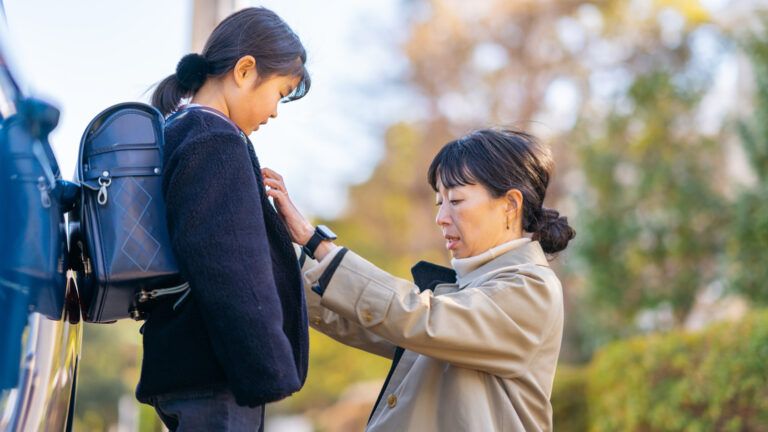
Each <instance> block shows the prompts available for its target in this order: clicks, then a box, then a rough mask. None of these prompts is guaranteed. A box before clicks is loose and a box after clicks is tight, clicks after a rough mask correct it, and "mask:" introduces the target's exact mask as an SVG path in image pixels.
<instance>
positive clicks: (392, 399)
mask: <svg viewBox="0 0 768 432" xmlns="http://www.w3.org/2000/svg"><path fill="white" fill-rule="evenodd" d="M395 405H397V396H395V395H393V394H391V395H389V397H387V406H388V407H390V408H394V407H395Z"/></svg>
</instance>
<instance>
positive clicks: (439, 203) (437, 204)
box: [435, 201, 443, 207]
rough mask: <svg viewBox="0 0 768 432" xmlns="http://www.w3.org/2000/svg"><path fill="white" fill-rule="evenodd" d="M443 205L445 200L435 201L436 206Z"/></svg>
mask: <svg viewBox="0 0 768 432" xmlns="http://www.w3.org/2000/svg"><path fill="white" fill-rule="evenodd" d="M441 205H443V202H442V201H438V202H436V203H435V206H436V207H440V206H441Z"/></svg>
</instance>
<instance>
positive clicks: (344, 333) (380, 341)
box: [296, 246, 397, 360]
mask: <svg viewBox="0 0 768 432" xmlns="http://www.w3.org/2000/svg"><path fill="white" fill-rule="evenodd" d="M296 249H297V250H296V253H297V254H299V255H300V254H301V249H300V248H299V247H298V246H296ZM304 256H305V258H306V260H305V261H304V265H303V266H302V268H301V272H302V273H306V272H309V271H311V270H312V269H314V268H316V267H317V266H318V262H317V261H315V260H313V259H311V258H309V257H306V255H304ZM312 286H313V284H312V283H311V282H310V281H309V280H308V279H306V277H305V278H304V294H305V295H306V298H307V312H308V314H309V324H310V326H312V328H314V329H315V330H317V331H319V332H321V333H323V334H325V335H326V336H329V337H331V338H333V339H335V340H337V341H339V342H341V343H343V344H345V345H349V346H351V347H353V348H358V349H361V350H363V351H366V352H369V353H371V354H376V355H379V356H382V357H384V358H388V359H390V360H391V359H392V357H393V356H394V354H395V348H397V347H396V346H395V345H393V344H392V343H391V342H389V341H388V340H386V339H384V338H382V337H381V336H379V335H377V334H375V333H373V332H370V331H368V330H367V329H365V328H364V327H363V326H361V325H360V324H358V323H357V322H354V321H351V320H348V319H346V318H343V317H341V316H340V315H339V314H337V313H336V312H333V311H332V310H330V309H328V308H326V307H323V306H322V305H321V304H320V300H321V297H320V295H319V294H317V293H316V292H314V291H312V289H311V287H312Z"/></svg>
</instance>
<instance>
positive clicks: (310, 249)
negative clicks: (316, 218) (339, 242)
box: [302, 225, 338, 259]
mask: <svg viewBox="0 0 768 432" xmlns="http://www.w3.org/2000/svg"><path fill="white" fill-rule="evenodd" d="M337 238H338V237H337V236H336V234H335V233H334V232H333V231H331V229H330V228H328V227H327V226H325V225H318V226H317V227H316V228H315V233H314V234H312V238H310V239H309V241H308V242H307V244H306V245H304V246H303V247H302V248H303V249H304V253H305V254H307V256H308V257H310V258H312V259H315V251H316V250H317V247H318V246H320V243H321V242H324V241H333V240H336V239H337Z"/></svg>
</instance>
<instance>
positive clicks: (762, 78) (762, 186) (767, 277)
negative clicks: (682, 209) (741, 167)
mask: <svg viewBox="0 0 768 432" xmlns="http://www.w3.org/2000/svg"><path fill="white" fill-rule="evenodd" d="M744 48H745V51H746V52H747V54H749V56H750V59H751V62H752V69H753V75H754V77H755V80H756V92H755V96H754V109H753V114H752V117H751V118H750V119H749V120H747V121H744V122H742V123H740V124H739V130H740V132H741V144H742V147H743V148H744V151H745V153H746V155H747V159H748V161H749V163H750V165H751V168H752V170H753V172H754V174H755V175H756V177H757V178H756V180H757V181H756V182H755V184H754V185H753V186H752V187H750V188H748V189H744V190H742V191H740V193H739V195H738V196H737V197H736V200H735V203H734V206H733V210H732V211H733V219H732V221H731V223H730V236H729V242H728V263H729V282H730V284H731V288H732V289H733V290H734V291H736V292H739V293H741V294H744V295H745V296H747V297H748V298H749V299H751V300H752V301H754V302H755V303H757V304H762V305H766V304H768V284H767V283H766V281H768V266H766V265H765V263H766V262H768V123H766V121H765V119H766V118H768V32H766V33H764V34H762V35H756V36H753V38H752V39H750V40H749V41H748V42H747V43H746V44H745V46H744Z"/></svg>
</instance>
